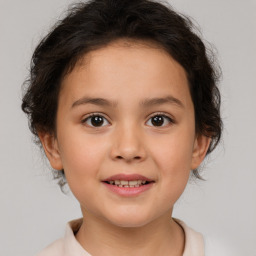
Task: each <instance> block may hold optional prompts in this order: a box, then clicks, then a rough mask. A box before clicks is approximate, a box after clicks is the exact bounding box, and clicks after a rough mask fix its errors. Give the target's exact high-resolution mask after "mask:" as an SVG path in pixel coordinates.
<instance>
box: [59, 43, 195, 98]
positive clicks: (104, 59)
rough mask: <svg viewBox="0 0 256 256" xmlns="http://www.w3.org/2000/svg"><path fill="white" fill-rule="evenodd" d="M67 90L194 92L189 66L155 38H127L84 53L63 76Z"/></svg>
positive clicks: (74, 94)
mask: <svg viewBox="0 0 256 256" xmlns="http://www.w3.org/2000/svg"><path fill="white" fill-rule="evenodd" d="M67 91H68V94H69V95H70V96H71V97H73V98H76V97H78V96H79V95H80V96H81V94H90V96H94V94H95V95H96V94H97V96H102V97H103V96H104V97H105V96H107V97H117V98H120V99H121V98H122V97H121V94H124V93H126V94H127V95H128V94H130V93H131V92H134V94H136V95H137V96H138V95H144V96H145V97H146V96H147V94H148V97H150V96H151V95H150V94H155V95H154V96H156V97H162V96H164V95H163V94H166V93H167V91H170V92H171V93H174V94H179V95H180V97H181V95H182V94H183V96H185V98H186V97H187V96H189V95H190V94H189V89H188V81H187V76H186V72H185V70H184V69H183V67H182V66H181V65H180V64H179V63H178V62H176V61H175V60H174V59H173V58H172V57H171V56H170V55H169V54H168V53H167V52H166V51H165V50H164V49H162V48H160V47H159V46H158V45H157V44H154V43H152V42H142V41H138V42H134V41H123V40H119V41H115V42H113V43H111V44H109V45H107V46H105V47H102V48H100V49H98V50H94V51H91V52H89V53H87V54H86V55H84V56H83V58H81V59H80V61H79V62H78V63H77V64H76V66H75V67H74V69H73V70H72V72H71V73H69V74H67V75H66V76H65V78H64V79H63V82H62V91H61V94H65V92H67ZM157 94H158V95H157ZM134 96H135V95H134ZM185 101H186V99H185Z"/></svg>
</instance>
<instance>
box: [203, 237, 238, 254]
mask: <svg viewBox="0 0 256 256" xmlns="http://www.w3.org/2000/svg"><path fill="white" fill-rule="evenodd" d="M204 240H205V255H206V256H215V255H218V256H238V254H237V252H235V251H234V249H233V248H232V246H231V245H230V244H229V243H228V242H225V243H224V242H221V241H219V240H218V239H215V238H213V237H210V236H205V238H204Z"/></svg>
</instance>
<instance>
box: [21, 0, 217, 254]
mask: <svg viewBox="0 0 256 256" xmlns="http://www.w3.org/2000/svg"><path fill="white" fill-rule="evenodd" d="M192 29H193V27H192V23H191V22H190V20H189V19H188V18H185V17H184V16H181V15H179V14H177V13H176V12H175V11H174V10H172V9H171V8H167V7H166V6H164V5H163V4H160V3H157V2H154V1H150V0H92V1H90V2H87V3H81V4H79V5H77V6H76V7H75V8H73V9H72V10H71V11H70V12H69V14H68V15H67V17H66V18H64V19H63V20H62V21H61V22H60V23H58V24H57V25H56V26H55V27H54V29H53V30H52V31H51V32H50V33H49V34H48V35H47V37H45V38H44V39H43V40H42V41H41V43H40V44H39V45H38V47H37V48H36V50H35V52H34V55H33V58H32V66H31V75H30V80H29V81H28V88H27V91H26V93H25V95H24V98H23V103H22V109H23V111H24V112H25V113H26V114H27V115H28V117H29V120H30V128H31V131H32V132H33V134H34V135H35V137H36V138H38V142H40V143H41V145H42V146H43V148H44V151H45V153H46V156H47V158H48V160H49V162H50V164H51V166H52V168H53V169H54V170H58V172H59V174H60V176H62V177H63V179H65V180H66V181H67V183H68V185H69V187H70V189H71V191H72V192H73V194H74V195H75V197H76V198H77V200H78V201H79V203H80V205H81V210H82V214H83V218H82V219H79V220H75V221H71V222H70V223H68V225H67V229H66V234H65V237H64V238H62V239H60V240H57V241H56V242H54V243H53V244H51V245H50V246H48V247H47V248H46V249H45V250H43V251H42V252H41V253H40V254H39V255H40V256H48V255H54V256H68V255H69V256H70V255H74V256H82V255H93V256H97V255H104V256H108V255H135V256H136V255H147V256H150V255H161V256H165V255H173V256H176V255H177V256H181V255H183V256H200V255H204V252H205V249H204V241H203V237H202V235H201V234H199V233H197V232H196V231H194V230H192V229H191V228H189V227H188V226H186V224H185V223H183V222H182V221H180V220H178V219H173V218H172V217H171V216H172V211H173V207H174V204H175V202H176V201H177V200H178V198H179V197H180V195H181V194H182V192H183V191H184V189H185V186H186V184H187V182H188V179H189V176H190V172H191V171H192V173H193V174H194V175H195V176H196V177H197V178H200V175H199V173H198V171H197V168H198V167H199V165H200V163H201V162H202V161H203V159H204V157H205V156H206V155H207V154H209V153H210V152H211V151H212V150H213V149H214V148H215V147H216V145H217V144H218V142H219V140H220V136H221V119H220V113H219V108H220V95H219V91H218V89H217V87H216V81H217V74H216V70H215V68H214V66H213V63H212V61H211V60H209V58H208V57H207V54H206V49H205V46H204V44H203V43H202V41H201V39H200V38H199V37H198V36H197V35H196V34H195V33H194V32H193V31H192ZM61 185H63V183H62V184H61Z"/></svg>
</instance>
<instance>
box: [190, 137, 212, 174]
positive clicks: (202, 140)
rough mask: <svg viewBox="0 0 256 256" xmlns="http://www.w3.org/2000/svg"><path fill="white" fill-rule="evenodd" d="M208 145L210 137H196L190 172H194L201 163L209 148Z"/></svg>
mask: <svg viewBox="0 0 256 256" xmlns="http://www.w3.org/2000/svg"><path fill="white" fill-rule="evenodd" d="M210 143H211V138H210V137H206V136H204V135H198V136H197V137H196V139H195V142H194V149H193V155H192V163H191V170H195V169H196V168H198V167H199V165H200V164H201V163H202V161H203V160H204V158H205V155H206V153H207V150H208V148H209V146H210Z"/></svg>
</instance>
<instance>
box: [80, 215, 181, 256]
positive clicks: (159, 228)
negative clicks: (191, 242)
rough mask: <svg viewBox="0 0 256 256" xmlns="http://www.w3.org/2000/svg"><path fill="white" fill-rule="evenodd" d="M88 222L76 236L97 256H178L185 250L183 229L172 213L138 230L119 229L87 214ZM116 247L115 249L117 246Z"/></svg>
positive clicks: (85, 217) (86, 220) (85, 220)
mask: <svg viewBox="0 0 256 256" xmlns="http://www.w3.org/2000/svg"><path fill="white" fill-rule="evenodd" d="M83 216H84V222H83V224H82V226H81V228H80V229H79V231H78V233H77V234H76V238H77V240H78V242H79V243H80V244H81V245H82V246H83V248H84V249H85V250H86V251H87V252H89V253H90V254H91V255H93V256H98V255H103V254H102V252H104V256H109V255H111V256H116V255H133V256H137V255H148V256H151V255H163V256H164V255H175V256H176V255H177V256H181V255H182V253H183V250H184V241H185V238H184V232H183V229H182V228H181V227H180V226H179V225H178V224H177V223H176V222H175V221H174V220H173V219H172V218H171V213H170V212H168V213H166V215H164V216H162V217H160V218H158V219H156V220H154V221H151V222H150V223H148V224H146V225H144V226H142V227H136V228H124V227H118V226H116V225H113V224H112V223H109V222H107V221H105V220H102V219H100V218H97V217H95V216H93V215H91V214H90V213H88V212H85V211H83ZM113 245H114V246H113Z"/></svg>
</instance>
